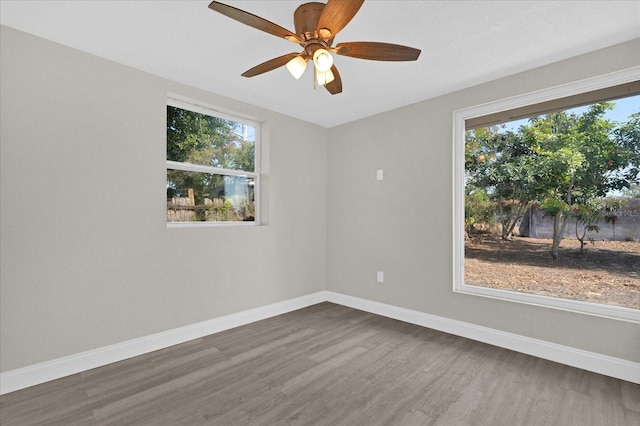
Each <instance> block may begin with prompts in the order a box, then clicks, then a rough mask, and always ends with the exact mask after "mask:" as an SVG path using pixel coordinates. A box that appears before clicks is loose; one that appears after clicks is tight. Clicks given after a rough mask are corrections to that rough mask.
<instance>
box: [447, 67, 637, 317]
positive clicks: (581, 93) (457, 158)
mask: <svg viewBox="0 0 640 426" xmlns="http://www.w3.org/2000/svg"><path fill="white" fill-rule="evenodd" d="M638 81H640V67H635V68H631V69H628V70H624V71H620V72H616V73H612V74H609V75H606V76H602V77H598V78H594V79H589V80H584V81H579V82H576V83H573V84H568V85H565V86H559V87H555V88H551V89H548V90H542V91H539V92H534V93H530V94H526V95H522V96H518V97H514V98H509V99H505V100H502V101H497V102H492V103H488V104H484V105H479V106H476V107H471V108H467V109H464V110H459V111H455V112H454V194H455V195H454V238H455V241H454V285H453V289H454V291H455V292H460V293H467V294H473V295H478V296H485V297H491V298H496V299H502V300H509V301H516V302H521V303H527V304H533V305H538V306H545V307H552V308H557V309H563V310H567V311H574V312H581V313H588V314H593V315H598V316H604V317H609V318H616V319H623V320H627V321H632V322H640V311H639V310H636V309H629V308H623V307H617V306H609V305H603V304H597V303H591V302H581V301H576V300H570V299H562V298H559V297H552V296H545V295H539V294H531V293H520V292H516V291H511V290H504V289H496V288H489V287H478V286H473V285H468V284H467V283H465V282H464V276H465V273H464V263H465V262H464V260H465V232H464V223H465V133H466V131H467V130H468V129H470V128H478V127H483V126H484V125H487V124H497V123H500V122H508V121H510V120H512V119H513V118H515V117H514V116H517V115H519V114H520V113H521V112H522V111H527V110H528V111H531V112H532V114H531V115H538V114H544V113H547V112H552V110H555V111H558V110H562V109H569V108H572V107H575V106H578V105H584V104H585V103H584V102H583V100H584V99H587V98H588V99H589V101H590V102H591V103H593V102H599V101H606V100H610V99H616V98H620V97H623V96H629V95H634V94H637V93H638V90H637V88H638ZM625 92H626V93H625ZM550 105H552V106H553V108H552V110H550V109H549V106H550ZM521 117H522V116H520V117H518V118H521ZM496 118H497V119H496Z"/></svg>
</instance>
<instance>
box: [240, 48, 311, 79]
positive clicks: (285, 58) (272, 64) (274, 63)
mask: <svg viewBox="0 0 640 426" xmlns="http://www.w3.org/2000/svg"><path fill="white" fill-rule="evenodd" d="M299 55H300V54H299V53H287V54H286V55H282V56H278V57H277V58H273V59H270V60H268V61H267V62H263V63H261V64H260V65H256V66H255V67H253V68H251V69H250V70H247V71H245V72H243V73H242V76H243V77H255V76H256V75H260V74H264V73H265V72H267V71H271V70H274V69H276V68H280V67H281V66H283V65H286V64H287V62H289V61H290V60H292V59H293V58H295V57H296V56H299Z"/></svg>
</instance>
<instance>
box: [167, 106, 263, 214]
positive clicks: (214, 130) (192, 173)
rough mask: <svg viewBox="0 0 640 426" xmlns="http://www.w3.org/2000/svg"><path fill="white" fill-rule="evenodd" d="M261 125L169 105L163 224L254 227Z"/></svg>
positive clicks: (256, 211) (201, 109) (196, 107)
mask: <svg viewBox="0 0 640 426" xmlns="http://www.w3.org/2000/svg"><path fill="white" fill-rule="evenodd" d="M259 135H260V127H259V124H257V123H254V122H250V121H247V120H244V119H241V118H238V117H232V116H228V115H225V114H220V113H218V112H216V111H212V110H209V109H205V108H201V107H198V106H195V105H189V104H186V103H183V102H179V101H174V100H169V101H168V102H167V223H168V224H170V225H174V226H176V225H185V224H191V225H193V224H215V223H224V224H229V223H235V224H238V223H247V224H257V223H259V219H258V212H259V208H258V204H257V202H256V200H258V199H259V197H258V184H259V170H258V161H257V158H258V157H257V152H258V148H259Z"/></svg>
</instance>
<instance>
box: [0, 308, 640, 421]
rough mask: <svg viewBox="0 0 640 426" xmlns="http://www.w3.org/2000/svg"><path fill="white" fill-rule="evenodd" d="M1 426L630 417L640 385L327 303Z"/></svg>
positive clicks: (638, 416)
mask: <svg viewBox="0 0 640 426" xmlns="http://www.w3.org/2000/svg"><path fill="white" fill-rule="evenodd" d="M0 424H1V425H2V426H9V425H20V426H25V425H84V424H86V425H93V424H98V425H201V424H212V425H411V426H414V425H492V426H495V425H562V426H567V425H580V426H585V425H597V426H601V425H640V386H639V385H635V384H632V383H629V382H625V381H622V380H617V379H613V378H610V377H606V376H602V375H599V374H595V373H590V372H587V371H583V370H580V369H577V368H572V367H568V366H564V365H561V364H557V363H554V362H550V361H545V360H542V359H539V358H535V357H531V356H528V355H523V354H520V353H517V352H513V351H510V350H506V349H501V348H497V347H494V346H490V345H487V344H483V343H479V342H475V341H473V340H469V339H464V338H461V337H456V336H453V335H450V334H446V333H441V332H438V331H434V330H430V329H427V328H423V327H419V326H416V325H411V324H407V323H404V322H401V321H396V320H392V319H389V318H384V317H381V316H378V315H374V314H370V313H366V312H362V311H358V310H355V309H351V308H347V307H344V306H340V305H335V304H331V303H321V304H318V305H315V306H311V307H309V308H305V309H301V310H299V311H295V312H291V313H288V314H285V315H280V316H277V317H274V318H270V319H267V320H264V321H260V322H256V323H253V324H249V325H246V326H243V327H238V328H235V329H232V330H228V331H225V332H221V333H218V334H214V335H211V336H207V337H204V338H201V339H197V340H193V341H190V342H187V343H184V344H181V345H177V346H173V347H170V348H167V349H164V350H160V351H157V352H153V353H150V354H146V355H143V356H139V357H136V358H132V359H129V360H125V361H121V362H118V363H114V364H111V365H107V366H104V367H100V368H97V369H94V370H90V371H86V372H83V373H80V374H75V375H73V376H69V377H66V378H62V379H58V380H55V381H52V382H48V383H44V384H41V385H38V386H33V387H31V388H28V389H23V390H20V391H16V392H12V393H9V394H5V395H3V396H2V397H0Z"/></svg>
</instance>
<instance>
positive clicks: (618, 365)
mask: <svg viewBox="0 0 640 426" xmlns="http://www.w3.org/2000/svg"><path fill="white" fill-rule="evenodd" d="M325 301H328V302H332V303H337V304H339V305H344V306H348V307H351V308H355V309H359V310H362V311H366V312H371V313H374V314H377V315H382V316H385V317H388V318H393V319H397V320H400V321H405V322H408V323H411V324H416V325H420V326H422V327H427V328H432V329H434V330H439V331H443V332H445V333H450V334H454V335H456V336H461V337H466V338H469V339H472V340H477V341H480V342H484V343H488V344H490V345H494V346H499V347H502V348H506V349H511V350H514V351H517V352H522V353H525V354H528V355H533V356H536V357H539V358H543V359H547V360H550V361H555V362H558V363H561V364H566V365H570V366H572V367H577V368H581V369H583V370H587V371H592V372H595V373H599V374H604V375H606V376H611V377H615V378H617V379H622V380H627V381H629V382H632V383H637V384H640V363H636V362H632V361H627V360H623V359H619V358H614V357H610V356H606V355H601V354H597V353H594V352H588V351H583V350H580V349H575V348H571V347H568V346H563V345H558V344H555V343H549V342H545V341H543V340H538V339H532V338H529V337H524V336H520V335H517V334H513V333H507V332H504V331H500V330H495V329H491V328H487V327H482V326H479V325H475V324H471V323H467V322H462V321H457V320H452V319H448V318H444V317H440V316H437V315H431V314H426V313H424V312H419V311H413V310H410V309H405V308H399V307H397V306H392V305H387V304H384V303H379V302H374V301H371V300H367V299H361V298H357V297H353V296H347V295H344V294H340V293H334V292H330V291H320V292H317V293H313V294H310V295H306V296H302V297H298V298H295V299H289V300H285V301H282V302H278V303H273V304H270V305H266V306H261V307H258V308H254V309H249V310H246V311H242V312H238V313H235V314H231V315H226V316H223V317H219V318H214V319H211V320H208V321H203V322H200V323H196V324H191V325H188V326H184V327H179V328H176V329H173V330H168V331H164V332H161V333H156V334H152V335H149V336H145V337H141V338H138V339H133V340H128V341H126V342H122V343H117V344H115V345H110V346H105V347H103V348H98V349H94V350H91V351H86V352H82V353H79V354H75V355H70V356H66V357H63V358H58V359H54V360H51V361H46V362H43V363H39V364H34V365H30V366H27V367H23V368H19V369H16V370H11V371H7V372H6V373H1V374H0V395H3V394H5V393H9V392H13V391H16V390H20V389H24V388H27V387H29V386H34V385H37V384H40V383H45V382H48V381H51V380H55V379H59V378H61V377H65V376H69V375H72V374H76V373H80V372H83V371H86V370H90V369H92V368H96V367H101V366H103V365H107V364H111V363H114V362H118V361H122V360H125V359H128V358H132V357H135V356H138V355H144V354H146V353H149V352H153V351H156V350H159V349H163V348H167V347H169V346H173V345H177V344H179V343H184V342H187V341H189V340H193V339H197V338H200V337H204V336H208V335H210V334H214V333H219V332H221V331H224V330H229V329H231V328H234V327H239V326H241V325H245V324H249V323H252V322H256V321H260V320H263V319H267V318H270V317H273V316H276V315H281V314H284V313H287V312H291V311H295V310H297V309H302V308H305V307H307V306H311V305H315V304H318V303H321V302H325Z"/></svg>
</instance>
